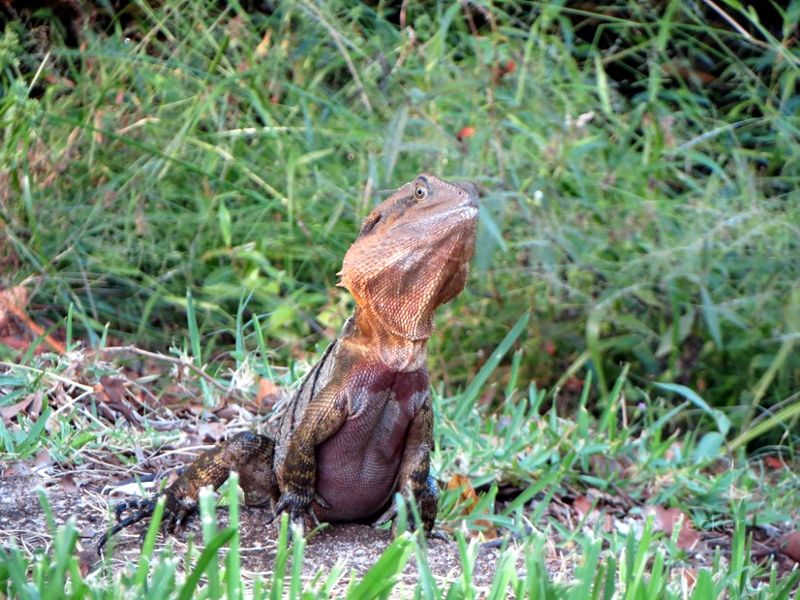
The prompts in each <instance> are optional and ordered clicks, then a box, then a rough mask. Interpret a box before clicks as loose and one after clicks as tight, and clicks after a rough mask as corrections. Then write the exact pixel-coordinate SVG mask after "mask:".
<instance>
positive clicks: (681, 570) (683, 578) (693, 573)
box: [673, 567, 697, 590]
mask: <svg viewBox="0 0 800 600" xmlns="http://www.w3.org/2000/svg"><path fill="white" fill-rule="evenodd" d="M673 572H674V573H675V575H676V576H677V577H678V579H679V580H680V582H681V586H682V587H683V588H684V589H687V590H691V589H693V588H694V584H695V582H697V569H692V568H690V567H678V568H677V569H675V570H674V571H673Z"/></svg>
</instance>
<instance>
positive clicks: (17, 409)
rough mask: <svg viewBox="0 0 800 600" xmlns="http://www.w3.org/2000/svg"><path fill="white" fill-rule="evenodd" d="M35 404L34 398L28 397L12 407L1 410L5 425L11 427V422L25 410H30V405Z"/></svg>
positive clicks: (0, 413) (0, 415) (0, 414)
mask: <svg viewBox="0 0 800 600" xmlns="http://www.w3.org/2000/svg"><path fill="white" fill-rule="evenodd" d="M31 402H33V396H28V397H27V398H25V400H20V401H19V402H17V403H16V404H12V405H11V406H4V407H2V408H0V417H2V418H3V424H4V425H10V424H11V421H12V420H13V419H14V417H16V416H17V415H18V414H19V413H21V412H22V411H23V410H25V409H26V408H28V405H29V404H30V403H31Z"/></svg>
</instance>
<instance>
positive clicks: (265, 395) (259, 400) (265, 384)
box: [256, 377, 281, 409]
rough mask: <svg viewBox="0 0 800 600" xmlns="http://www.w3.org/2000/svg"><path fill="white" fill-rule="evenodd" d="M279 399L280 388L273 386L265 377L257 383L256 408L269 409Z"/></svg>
mask: <svg viewBox="0 0 800 600" xmlns="http://www.w3.org/2000/svg"><path fill="white" fill-rule="evenodd" d="M280 397H281V388H279V387H278V386H277V385H275V384H274V383H273V382H272V381H270V380H269V379H267V378H266V377H262V378H261V379H260V380H259V381H258V392H257V393H256V408H257V409H259V408H267V409H270V408H272V407H273V406H275V403H276V402H277V401H278V400H279V399H280Z"/></svg>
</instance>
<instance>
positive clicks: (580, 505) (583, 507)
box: [572, 496, 592, 518]
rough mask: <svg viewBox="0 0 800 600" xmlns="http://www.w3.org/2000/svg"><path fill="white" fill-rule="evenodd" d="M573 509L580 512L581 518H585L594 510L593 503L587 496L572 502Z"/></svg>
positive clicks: (579, 497)
mask: <svg viewBox="0 0 800 600" xmlns="http://www.w3.org/2000/svg"><path fill="white" fill-rule="evenodd" d="M572 507H573V508H574V509H575V510H576V511H577V512H578V514H579V515H580V516H581V518H583V517H585V516H586V515H588V514H589V511H590V510H592V501H591V500H589V499H588V498H587V497H586V496H578V497H577V498H575V500H574V501H573V502H572Z"/></svg>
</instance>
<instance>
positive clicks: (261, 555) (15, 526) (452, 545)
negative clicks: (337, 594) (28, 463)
mask: <svg viewBox="0 0 800 600" xmlns="http://www.w3.org/2000/svg"><path fill="white" fill-rule="evenodd" d="M10 471H12V474H8V471H6V475H4V476H0V544H2V545H6V543H7V542H8V541H12V542H13V543H14V544H15V545H16V546H17V547H19V548H22V549H23V550H24V551H26V552H29V553H32V552H34V551H36V550H39V549H44V550H47V549H49V547H50V545H51V543H52V538H53V536H52V531H51V528H50V527H49V526H48V524H47V517H46V515H45V512H44V510H43V509H42V507H41V502H40V499H39V495H40V493H43V495H44V496H45V497H46V498H47V503H48V504H49V506H50V510H51V512H52V516H53V520H54V522H55V524H56V525H61V524H63V523H66V522H67V520H69V519H74V522H75V526H76V528H77V530H78V532H79V540H78V552H79V554H80V558H81V566H82V568H83V570H84V571H85V572H88V571H91V570H94V569H96V568H97V567H98V566H99V565H100V561H101V559H100V557H99V556H98V555H97V552H96V547H97V541H98V539H99V538H100V536H101V535H102V533H103V532H104V531H105V529H106V524H107V523H109V522H110V519H111V511H110V507H111V506H113V505H114V504H115V503H116V502H119V501H121V500H120V499H119V498H116V497H110V495H109V492H110V491H111V490H110V489H109V488H108V487H106V486H104V484H103V482H102V481H97V480H95V481H92V479H91V477H89V476H87V475H79V474H76V473H73V474H70V475H69V476H66V479H65V477H57V476H39V475H36V474H22V475H15V474H13V468H12V469H10ZM265 514H266V513H265V511H264V509H260V508H250V507H247V506H241V507H240V547H241V561H242V572H243V576H244V580H245V582H246V584H247V585H248V587H249V584H252V582H253V581H254V579H255V578H256V576H258V575H262V576H265V577H266V576H269V574H270V573H271V571H272V567H273V563H274V558H275V552H276V547H277V539H278V529H279V527H278V525H277V524H266V523H265V522H264V519H265ZM217 517H218V524H219V526H220V527H224V526H226V525H227V518H228V514H227V510H226V509H225V508H224V507H223V508H219V509H218V513H217ZM145 527H146V525H144V524H137V525H134V526H132V527H130V528H128V529H127V530H125V531H123V532H121V533H120V534H118V535H117V536H116V538H115V543H114V544H113V548H112V549H111V552H112V553H113V554H112V556H111V557H110V564H111V565H112V571H114V572H116V571H117V570H119V569H124V568H132V567H133V566H134V565H135V564H136V562H137V560H138V558H139V551H140V547H141V535H142V533H143V531H144V529H145ZM198 539H200V523H199V519H198V518H196V517H195V518H193V519H192V520H191V521H190V522H189V523H188V525H187V526H186V528H184V529H183V530H181V531H180V532H178V533H176V534H175V535H174V536H167V537H165V536H163V535H161V536H159V540H158V547H164V546H165V545H169V546H171V547H172V549H173V552H174V554H175V555H176V556H181V555H182V554H183V553H185V551H186V549H187V546H188V542H189V541H190V540H198ZM391 541H392V536H391V533H390V532H389V531H387V530H379V529H374V528H372V527H370V526H368V525H357V524H331V525H329V526H328V527H327V528H326V529H324V530H322V531H321V532H317V533H316V534H315V535H314V536H312V537H311V538H310V539H308V540H307V543H306V549H305V560H304V564H303V579H304V580H306V581H307V580H310V579H312V578H314V577H315V576H316V575H317V574H318V573H320V572H322V573H323V576H324V574H326V573H327V572H328V571H329V570H330V568H331V567H332V566H333V565H334V563H335V562H336V561H337V560H338V561H340V562H341V563H342V564H343V566H344V571H343V572H344V573H345V575H344V576H343V577H342V578H341V579H340V581H339V584H338V585H337V589H340V590H341V591H344V589H346V587H347V585H348V584H349V583H350V579H351V576H350V573H352V574H353V577H356V578H360V577H361V576H363V575H364V574H365V573H366V572H367V570H368V569H369V568H370V567H371V566H372V565H373V564H374V563H375V561H376V560H377V558H378V557H379V556H380V555H381V553H382V552H383V551H384V550H385V549H386V547H387V546H388V545H389V544H390V543H391ZM498 554H499V551H498V549H497V548H496V547H493V545H492V544H484V545H482V546H481V547H480V549H479V552H478V558H477V561H476V563H475V567H474V573H473V579H472V583H473V585H474V586H475V587H476V588H477V590H478V591H481V590H482V591H484V592H488V591H489V588H490V586H491V580H492V577H493V575H494V570H495V563H496V560H497V557H498ZM427 557H428V565H429V568H430V570H431V572H432V573H433V575H434V576H435V577H436V578H437V579H438V580H439V581H441V582H448V581H453V580H455V579H458V578H460V577H462V570H461V561H460V557H459V552H458V545H457V544H456V542H455V541H451V540H447V541H446V540H440V539H430V540H428V552H427ZM519 566H520V568H521V567H522V562H521V561H520V563H519ZM556 568H559V570H563V565H561V566H560V567H556ZM417 573H418V571H417V565H416V560H415V558H414V557H413V556H412V558H411V559H410V560H409V563H408V565H407V566H406V569H405V571H404V572H403V577H402V579H401V581H400V583H399V584H398V586H397V587H396V588H395V593H397V594H400V595H401V596H405V595H407V594H410V593H412V591H413V588H414V585H415V583H416V581H417V577H418V575H417Z"/></svg>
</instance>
